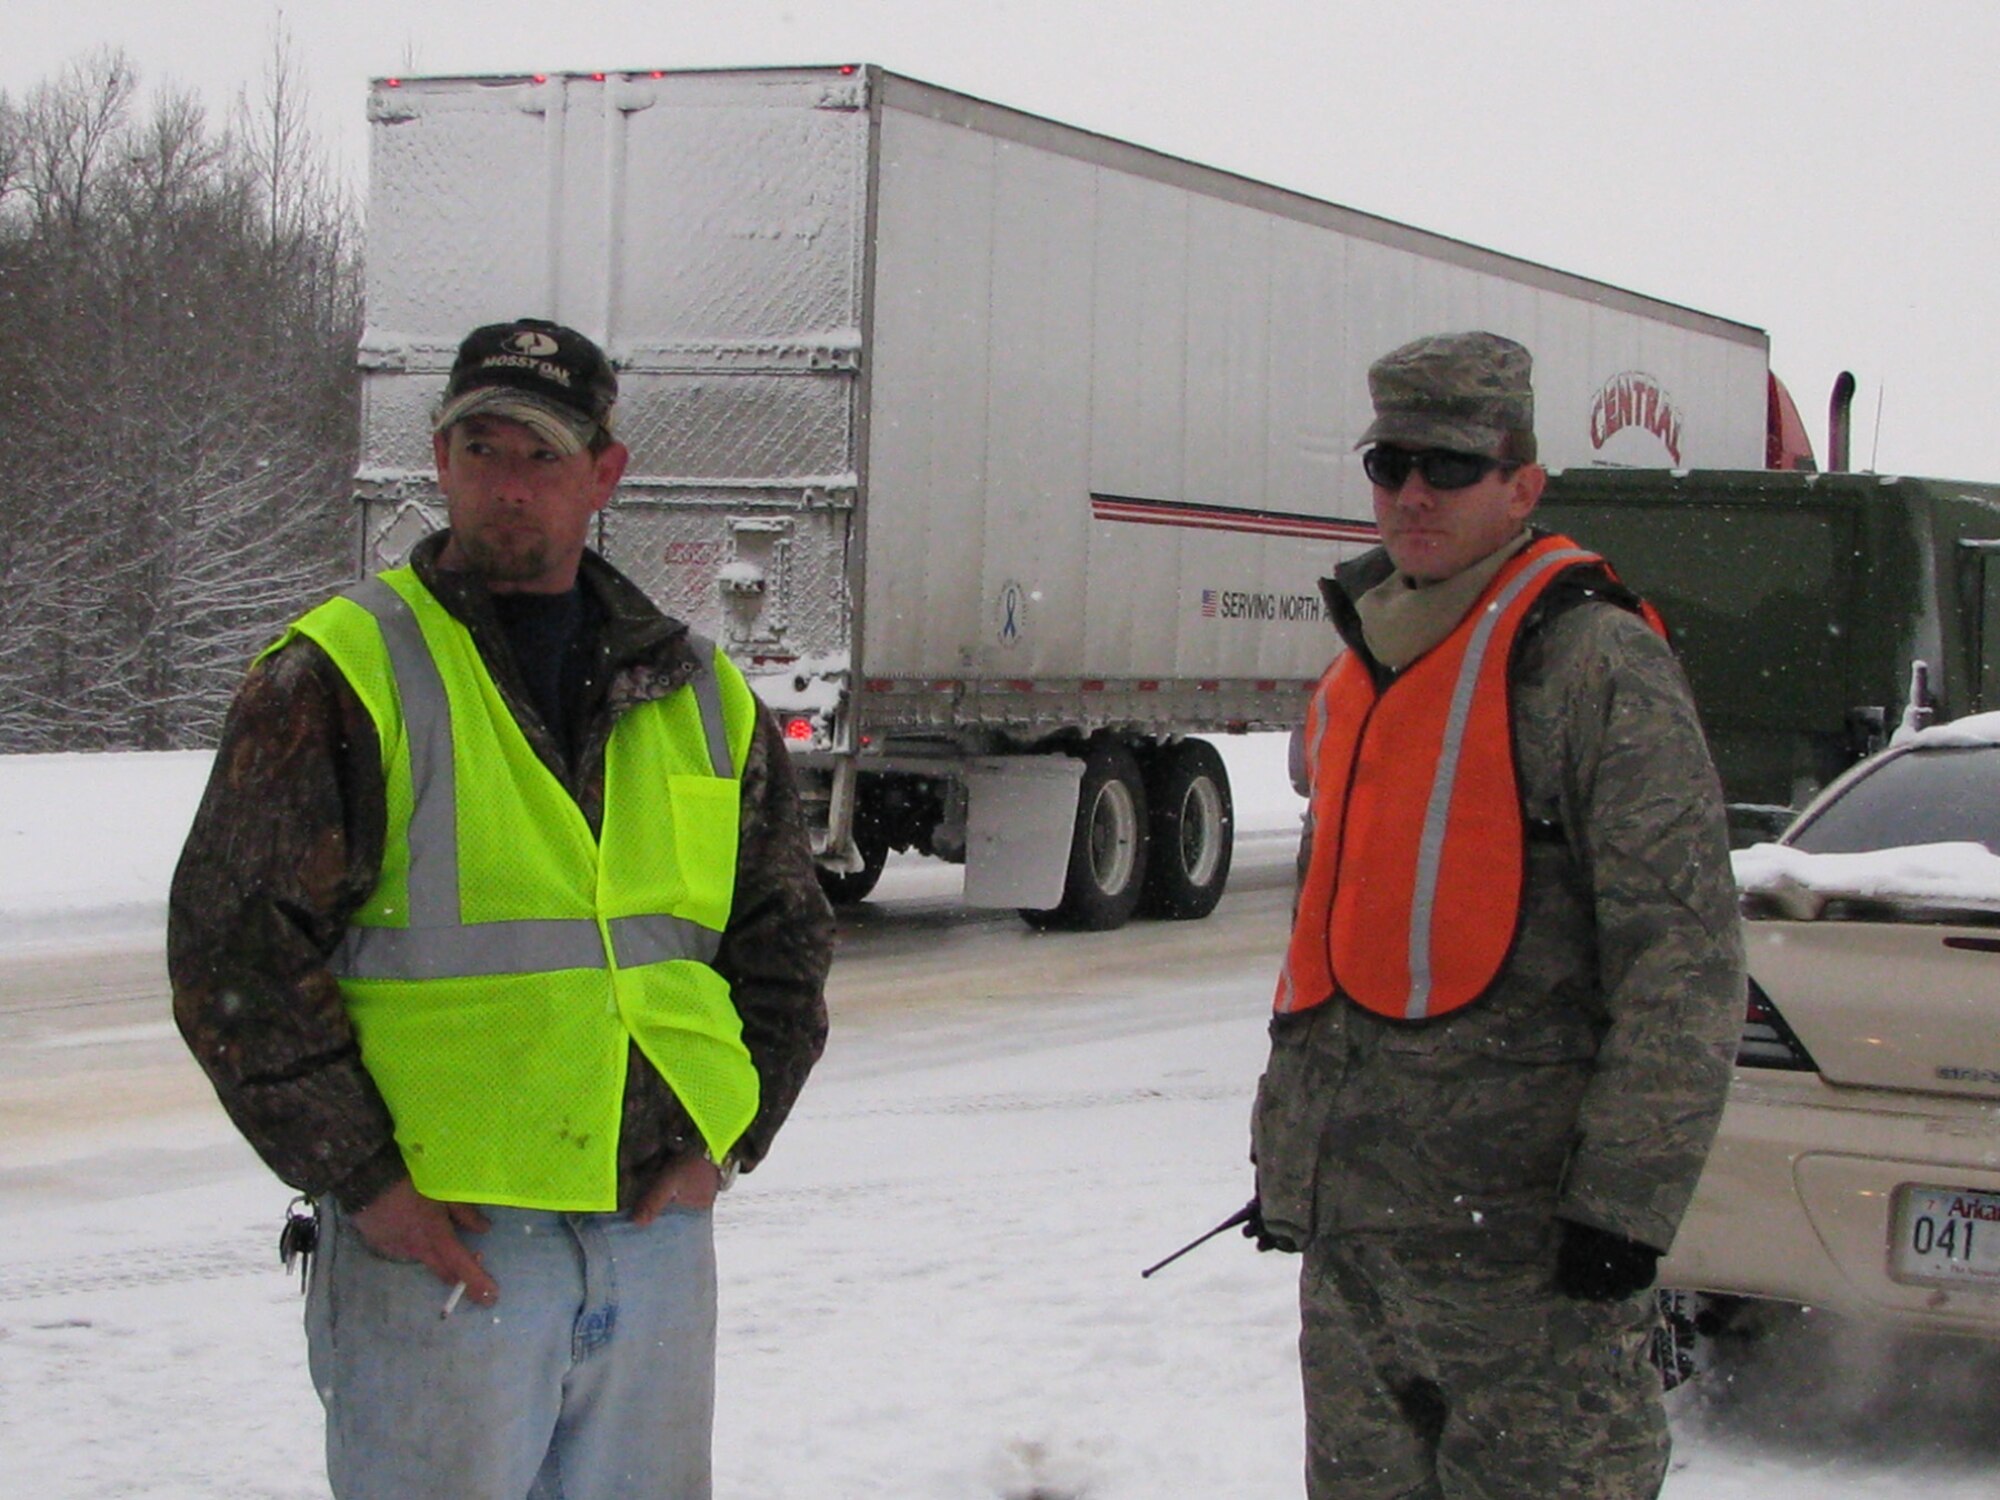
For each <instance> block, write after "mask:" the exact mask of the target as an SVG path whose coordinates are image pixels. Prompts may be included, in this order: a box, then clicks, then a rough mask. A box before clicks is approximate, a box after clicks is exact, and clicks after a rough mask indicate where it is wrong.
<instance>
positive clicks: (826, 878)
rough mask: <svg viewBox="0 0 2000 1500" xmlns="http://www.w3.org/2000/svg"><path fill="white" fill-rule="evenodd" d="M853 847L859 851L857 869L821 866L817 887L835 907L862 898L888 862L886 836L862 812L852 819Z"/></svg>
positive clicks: (862, 899)
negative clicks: (832, 868) (833, 868)
mask: <svg viewBox="0 0 2000 1500" xmlns="http://www.w3.org/2000/svg"><path fill="white" fill-rule="evenodd" d="M854 846H855V848H857V849H859V850H860V851H861V868H860V869H858V870H829V869H827V868H825V867H824V866H821V868H820V870H819V888H820V889H821V890H823V891H825V892H826V899H827V900H829V901H831V902H832V903H833V904H834V905H835V906H852V905H853V904H854V903H855V902H857V901H866V900H867V899H868V895H869V892H871V891H873V890H874V889H875V882H876V881H878V880H880V879H881V878H882V866H883V865H885V864H887V863H888V862H889V835H888V834H887V833H886V832H885V831H884V830H883V829H882V827H881V826H880V825H879V824H878V823H877V822H876V821H875V819H873V818H871V817H868V816H866V815H865V813H864V814H862V815H859V816H857V817H856V818H855V820H854Z"/></svg>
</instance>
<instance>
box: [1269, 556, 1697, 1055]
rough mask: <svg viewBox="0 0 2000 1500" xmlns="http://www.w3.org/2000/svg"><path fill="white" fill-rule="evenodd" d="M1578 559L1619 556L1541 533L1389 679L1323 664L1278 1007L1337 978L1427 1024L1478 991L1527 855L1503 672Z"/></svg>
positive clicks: (1515, 902) (1581, 562)
mask: <svg viewBox="0 0 2000 1500" xmlns="http://www.w3.org/2000/svg"><path fill="white" fill-rule="evenodd" d="M1582 566H1594V567H1598V568H1603V569H1604V571H1605V572H1607V573H1609V571H1610V570H1609V568H1608V567H1606V566H1605V564H1604V559H1603V558H1601V557H1599V556H1598V555H1597V554H1596V553H1594V552H1588V551H1585V550H1584V549H1583V548H1581V547H1579V546H1577V544H1576V543H1575V542H1572V541H1571V540H1570V539H1569V538H1567V537H1562V536H1549V537H1543V538H1541V539H1539V540H1537V541H1535V542H1533V543H1531V544H1530V545H1529V546H1527V547H1525V548H1523V549H1522V550H1521V551H1520V552H1519V553H1517V554H1516V555H1515V556H1514V557H1512V558H1510V559H1508V561H1507V563H1506V565H1505V566H1504V567H1502V568H1501V569H1500V571H1499V573H1498V574H1497V575H1496V576H1495V577H1494V578H1493V580H1492V582H1491V583H1489V584H1488V585H1487V588H1486V591H1485V593H1483V594H1482V595H1481V596H1480V597H1479V600H1478V602H1477V603H1476V604H1474V606H1473V607H1472V608H1471V609H1469V610H1467V611H1466V613H1465V618H1464V619H1463V620H1461V621H1460V622H1459V623H1458V625H1457V626H1456V627H1455V628H1454V629H1453V630H1452V633H1451V634H1450V635H1448V636H1446V637H1445V639H1444V640H1443V641H1441V642H1439V643H1438V645H1436V646H1435V647H1433V648H1432V649H1431V650H1429V651H1427V652H1425V653H1424V655H1422V656H1421V657H1419V658H1418V659H1417V660H1416V661H1414V662H1412V663H1411V664H1410V665H1409V666H1408V667H1407V668H1406V669H1404V671H1403V672H1402V673H1400V674H1399V675H1398V676H1397V677H1396V678H1395V679H1394V680H1393V681H1392V682H1391V683H1390V684H1389V685H1388V687H1387V688H1386V689H1384V690H1382V691H1380V692H1378V691H1377V690H1376V687H1375V682H1374V678H1373V676H1372V675H1371V673H1370V672H1369V670H1368V667H1367V666H1366V665H1365V664H1364V663H1363V662H1362V660H1361V659H1360V656H1359V654H1358V653H1356V652H1353V651H1349V652H1345V653H1343V654H1342V655H1341V656H1340V658H1339V659H1338V660H1336V661H1335V662H1334V664H1333V665H1332V666H1331V667H1329V668H1328V669H1327V672H1326V675H1325V676H1323V677H1322V678H1321V679H1320V685H1319V688H1318V690H1317V691H1316V692H1315V693H1314V694H1313V699H1312V703H1311V705H1310V706H1309V708H1308V709H1307V714H1306V764H1307V766H1308V767H1309V768H1310V770H1311V776H1312V817H1313V851H1312V863H1311V865H1310V866H1309V868H1308V869H1307V872H1306V879H1305V885H1304V887H1303V888H1302V889H1301V891H1300V893H1299V904H1298V914H1297V916H1296V918H1295V919H1294V921H1293V924H1292V940H1291V946H1290V948H1289V950H1288V951H1287V953H1286V956H1285V968H1284V972H1283V973H1282V974H1281V975H1280V976H1279V979H1278V993H1277V1000H1276V1008H1277V1010H1278V1012H1279V1013H1280V1014H1283V1013H1287V1012H1292V1011H1300V1010H1308V1009H1310V1008H1311V1007H1313V1006H1315V1005H1320V1004H1323V1003H1324V1002H1325V1001H1327V1000H1329V999H1331V998H1332V997H1333V995H1334V994H1335V993H1336V992H1337V993H1339V994H1343V995H1346V996H1347V997H1348V998H1350V999H1352V1000H1353V1001H1355V1002H1356V1003H1357V1004H1360V1005H1362V1006H1364V1007H1366V1008H1367V1009H1368V1010H1371V1011H1374V1012H1375V1013H1376V1014H1378V1015H1382V1016H1388V1017H1390V1018H1392V1019H1395V1020H1400V1021H1420V1020H1425V1019H1428V1018H1431V1017H1434V1016H1440V1015H1444V1014H1447V1013H1448V1012H1451V1011H1454V1010H1457V1009H1459V1008H1460V1007H1461V1006H1465V1005H1469V1004H1471V1003H1472V1002H1473V1001H1474V1000H1477V999H1478V998H1479V997H1480V996H1481V995H1483V994H1485V993H1486V991H1487V990H1488V988H1490V987H1491V985H1492V984H1493V981H1494V979H1495V978H1496V977H1498V975H1499V973H1500V969H1501V966H1502V965H1503V964H1504V963H1505V962H1506V960H1507V955H1508V954H1509V953H1510V952H1511V951H1512V950H1513V946H1514V936H1515V931H1516V929H1517V927H1518V926H1519V924H1520V917H1521V886H1522V881H1523V878H1524V874H1525V870H1526V862H1527V855H1526V846H1527V839H1526V826H1525V823H1524V820H1523V817H1522V812H1521V794H1520V783H1519V777H1518V775H1517V773H1516V770H1515V765H1514V741H1513V725H1512V713H1511V704H1510V701H1509V686H1508V671H1509V667H1510V665H1511V663H1512V661H1513V655H1514V646H1515V643H1516V641H1517V640H1518V639H1519V636H1520V633H1521V627H1522V625H1523V624H1524V623H1525V622H1526V621H1527V619H1528V616H1529V613H1530V612H1531V611H1532V610H1533V609H1534V607H1535V604H1536V601H1538V600H1539V599H1540V598H1541V597H1542V595H1543V593H1544V592H1545V591H1546V590H1547V589H1548V588H1549V586H1550V585H1551V584H1553V583H1554V582H1555V581H1556V580H1557V579H1558V578H1559V577H1560V576H1561V575H1562V574H1564V573H1566V572H1568V571H1570V570H1571V569H1573V568H1576V567H1582ZM1614 576H1615V575H1614ZM1641 613H1642V614H1643V615H1644V616H1645V617H1646V619H1647V621H1648V623H1649V624H1651V625H1652V626H1653V628H1654V629H1656V630H1660V631H1661V632H1662V634H1664V628H1663V627H1662V626H1661V624H1660V623H1659V617H1658V616H1657V615H1656V614H1654V613H1653V612H1652V611H1651V610H1650V608H1647V607H1645V606H1643V605H1642V606H1641Z"/></svg>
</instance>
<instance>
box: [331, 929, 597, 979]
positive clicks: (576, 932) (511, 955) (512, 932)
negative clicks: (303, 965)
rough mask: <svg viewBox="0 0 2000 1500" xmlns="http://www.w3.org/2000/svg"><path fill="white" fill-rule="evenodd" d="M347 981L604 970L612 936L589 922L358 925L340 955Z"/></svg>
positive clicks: (337, 966) (338, 967)
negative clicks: (608, 939)
mask: <svg viewBox="0 0 2000 1500" xmlns="http://www.w3.org/2000/svg"><path fill="white" fill-rule="evenodd" d="M333 967H334V972H335V973H337V974H339V975H340V976H341V977H342V978H346V979H491V978H493V977H495V976H497V975H501V974H549V973H554V972H556V971H557V970H560V969H601V968H603V967H604V938H603V936H602V935H601V934H600V933H599V932H598V930H597V924H596V923H595V922H592V921H588V920H586V919H582V918H561V917H556V918H549V919H547V920H542V921H526V922H473V923H467V924H463V925H455V926H451V927H350V928H348V929H347V934H346V936H344V937H343V938H341V940H340V947H339V948H338V949H337V950H336V951H335V953H334V963H333Z"/></svg>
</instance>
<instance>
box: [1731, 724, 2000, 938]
mask: <svg viewBox="0 0 2000 1500" xmlns="http://www.w3.org/2000/svg"><path fill="white" fill-rule="evenodd" d="M1981 717H1984V718H1993V719H1994V720H1996V722H2000V714H1996V715H1982V716H1981ZM1925 732H1926V733H1927V734H1928V733H1934V732H1935V731H1925ZM1730 863H1731V864H1732V865H1733V866H1734V867H1735V870H1736V884H1737V885H1738V886H1739V887H1741V889H1742V890H1743V891H1744V892H1745V893H1754V894H1757V895H1760V896H1765V897H1768V898H1769V899H1770V900H1771V901H1772V902H1773V903H1774V904H1775V905H1776V906H1778V908H1779V909H1780V910H1781V911H1782V912H1783V913H1784V915H1785V916H1787V917H1790V918H1793V919H1794V920H1796V921H1811V920H1812V919H1813V918H1815V917H1817V916H1818V915H1819V914H1820V911H1821V909H1822V908H1823V907H1824V906H1825V904H1826V903H1827V902H1828V901H1830V900H1836V899H1838V900H1862V901H1882V902H1889V903H1893V904H1896V905H1904V904H1907V905H1911V906H1926V907H1940V906H1944V907H1965V908H1971V909H1975V910H1982V911H2000V855H1996V854H1994V853H1993V852H1992V851H1991V850H1989V849H1988V848H1987V847H1986V846H1985V845H1984V844H1978V843H1971V842H1967V843H1952V844H1912V845H1910V846H1908V847H1907V848H1902V849H1875V850H1870V851H1869V852H1867V853H1865V854H1808V853H1806V852H1805V851H1804V850H1803V849H1792V848H1788V847H1787V846H1785V845H1783V844H1756V845H1753V846H1752V847H1750V848H1748V849H1738V850H1737V851H1736V852H1735V853H1734V854H1732V855H1731V856H1730Z"/></svg>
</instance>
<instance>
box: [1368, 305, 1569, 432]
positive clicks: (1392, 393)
mask: <svg viewBox="0 0 2000 1500" xmlns="http://www.w3.org/2000/svg"><path fill="white" fill-rule="evenodd" d="M1533 369H1534V357H1533V356H1532V355H1530V354H1529V353H1528V351H1527V350H1526V349H1525V348H1523V347H1522V346H1521V345H1519V344H1517V343H1515V342H1514V341H1513V340H1512V339H1507V338H1502V337H1500V335H1499V334H1497V333H1440V334H1432V335H1431V336H1430V337H1428V338H1421V339H1417V340H1415V341H1414V342H1412V343H1408V344H1405V345H1403V346H1402V347H1401V348H1400V349H1392V350H1390V351H1389V352H1388V353H1387V354H1385V355H1383V356H1382V357H1381V358H1380V359H1378V360H1376V361H1375V363H1374V364H1372V365H1370V366H1369V367H1368V394H1369V396H1370V397H1371V398H1373V400H1374V402H1375V420H1374V421H1373V422H1371V423H1370V424H1369V425H1368V430H1367V431H1366V432H1364V433H1363V434H1362V435H1361V441H1360V442H1358V443H1356V444H1355V445H1354V446H1355V447H1357V448H1365V447H1367V446H1368V445H1369V444H1371V443H1396V444H1399V445H1401V446H1404V447H1410V448H1449V449H1451V450H1453V451H1454V452H1458V453H1491V454H1499V453H1503V452H1504V453H1505V454H1506V456H1507V457H1509V458H1514V459H1519V460H1521V461H1523V462H1529V463H1531V462H1533V461H1534V457H1535V393H1534V389H1533V387H1532V386H1531V385H1530V384H1529V375H1530V373H1531V372H1532V371H1533ZM1503 443H1504V444H1506V447H1505V448H1504V449H1503V448H1502V446H1501V445H1502V444H1503Z"/></svg>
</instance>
